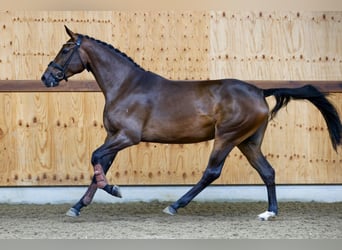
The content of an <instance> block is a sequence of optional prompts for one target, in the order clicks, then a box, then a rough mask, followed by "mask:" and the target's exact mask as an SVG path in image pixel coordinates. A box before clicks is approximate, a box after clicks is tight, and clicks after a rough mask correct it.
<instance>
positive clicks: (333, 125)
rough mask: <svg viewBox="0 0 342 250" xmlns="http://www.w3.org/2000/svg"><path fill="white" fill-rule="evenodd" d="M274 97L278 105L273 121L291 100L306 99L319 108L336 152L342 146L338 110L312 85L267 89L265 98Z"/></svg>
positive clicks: (272, 116) (341, 130) (274, 111)
mask: <svg viewBox="0 0 342 250" xmlns="http://www.w3.org/2000/svg"><path fill="white" fill-rule="evenodd" d="M272 95H273V96H274V97H275V99H276V105H275V107H274V108H273V109H272V111H271V119H272V118H274V117H275V115H276V114H277V112H278V111H279V110H280V109H281V108H283V107H285V106H286V105H287V104H288V103H289V102H290V100H292V99H294V100H299V99H306V100H308V101H310V102H311V103H312V104H313V105H315V106H316V108H318V110H319V111H320V112H321V114H322V115H323V117H324V119H325V122H326V124H327V126H328V130H329V134H330V139H331V143H332V145H333V147H334V149H335V150H337V146H339V145H341V144H342V141H341V136H342V124H341V120H340V117H339V115H338V113H337V110H336V108H335V107H334V106H333V105H332V104H331V103H330V102H329V101H328V99H327V98H326V97H325V95H324V94H323V93H322V92H320V91H319V90H318V89H316V88H315V87H314V86H312V85H305V86H303V87H301V88H294V89H291V88H279V89H265V90H264V96H265V97H267V96H272Z"/></svg>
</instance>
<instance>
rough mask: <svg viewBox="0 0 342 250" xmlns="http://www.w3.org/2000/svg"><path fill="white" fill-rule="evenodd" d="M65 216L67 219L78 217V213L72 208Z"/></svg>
mask: <svg viewBox="0 0 342 250" xmlns="http://www.w3.org/2000/svg"><path fill="white" fill-rule="evenodd" d="M65 215H66V216H69V217H78V216H80V212H79V211H78V210H76V209H75V208H73V207H72V208H70V209H69V210H68V212H66V214H65Z"/></svg>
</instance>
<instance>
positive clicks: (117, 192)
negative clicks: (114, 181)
mask: <svg viewBox="0 0 342 250" xmlns="http://www.w3.org/2000/svg"><path fill="white" fill-rule="evenodd" d="M112 195H113V196H115V197H118V198H122V194H121V191H120V188H119V186H116V185H114V186H113V188H112Z"/></svg>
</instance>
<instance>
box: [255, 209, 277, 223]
mask: <svg viewBox="0 0 342 250" xmlns="http://www.w3.org/2000/svg"><path fill="white" fill-rule="evenodd" d="M276 216H277V215H276V213H275V212H271V211H266V212H264V213H261V214H259V215H258V218H259V220H262V221H265V220H270V219H273V218H275V217H276Z"/></svg>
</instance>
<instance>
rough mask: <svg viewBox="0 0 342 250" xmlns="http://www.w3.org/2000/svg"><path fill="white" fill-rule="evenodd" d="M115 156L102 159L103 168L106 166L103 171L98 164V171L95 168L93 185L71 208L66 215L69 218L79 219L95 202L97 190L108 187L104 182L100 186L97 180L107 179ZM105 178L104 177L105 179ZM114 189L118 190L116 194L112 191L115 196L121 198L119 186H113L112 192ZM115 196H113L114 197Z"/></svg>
mask: <svg viewBox="0 0 342 250" xmlns="http://www.w3.org/2000/svg"><path fill="white" fill-rule="evenodd" d="M115 155H116V154H114V155H109V156H107V157H104V158H103V159H102V164H103V166H104V168H103V169H102V167H101V165H100V164H98V166H97V167H96V169H98V170H97V171H96V170H95V167H94V170H95V174H94V176H93V178H92V181H91V183H90V185H89V187H88V189H87V191H86V192H85V194H84V195H83V196H82V198H81V199H80V200H79V201H78V202H77V203H76V204H75V205H74V206H73V207H71V208H70V209H69V210H68V212H67V213H66V215H67V216H70V217H77V216H79V215H80V212H81V209H82V208H83V207H86V206H88V205H89V204H90V203H91V202H92V200H93V198H94V195H95V193H96V191H97V189H98V188H103V187H105V186H106V185H104V186H103V184H104V183H103V181H102V182H101V181H100V185H99V183H98V180H97V179H99V180H101V179H103V178H105V174H106V173H107V171H108V170H109V168H110V166H111V164H112V162H113V160H114V158H115ZM99 172H100V174H98V175H96V174H97V173H99ZM103 176H104V177H103ZM107 185H108V184H107ZM108 186H109V185H108ZM114 187H115V188H114ZM107 189H108V188H107ZM114 189H115V190H116V192H113V191H112V193H114V194H116V195H115V196H117V197H121V193H120V190H119V188H118V187H117V186H112V190H114ZM114 194H113V195H114Z"/></svg>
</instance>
